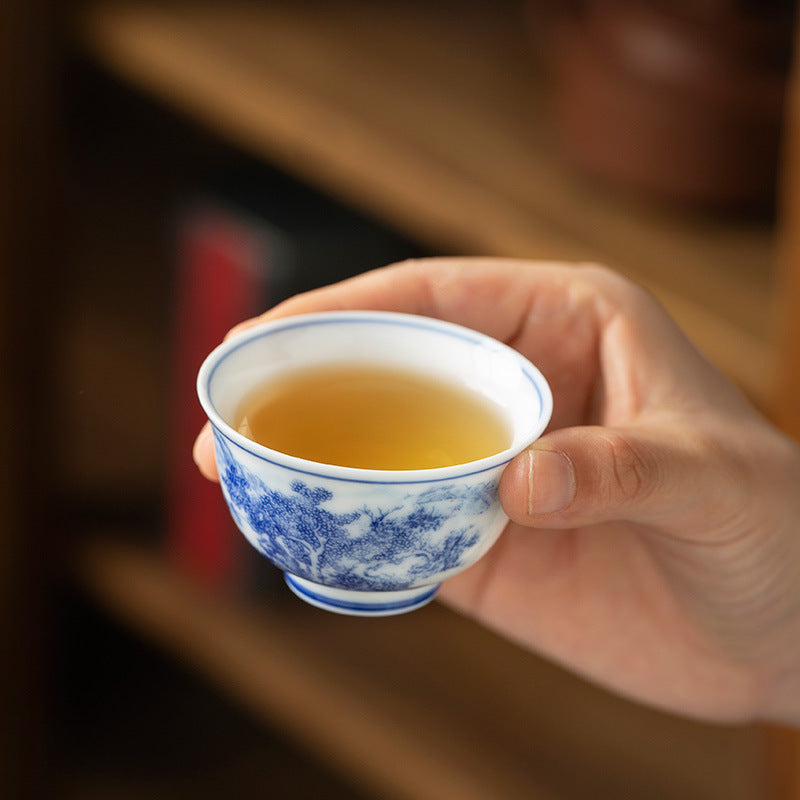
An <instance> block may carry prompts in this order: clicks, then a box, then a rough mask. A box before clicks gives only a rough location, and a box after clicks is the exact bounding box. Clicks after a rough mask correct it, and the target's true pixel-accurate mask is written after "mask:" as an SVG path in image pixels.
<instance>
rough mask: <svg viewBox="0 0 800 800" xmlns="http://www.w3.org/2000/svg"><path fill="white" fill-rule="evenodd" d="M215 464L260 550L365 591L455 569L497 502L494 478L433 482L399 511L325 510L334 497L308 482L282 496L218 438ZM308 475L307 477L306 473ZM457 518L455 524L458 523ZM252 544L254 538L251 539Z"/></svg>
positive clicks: (318, 577)
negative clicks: (472, 482)
mask: <svg viewBox="0 0 800 800" xmlns="http://www.w3.org/2000/svg"><path fill="white" fill-rule="evenodd" d="M215 439H216V453H217V463H218V467H219V472H220V478H221V482H222V485H223V489H224V492H225V498H226V500H227V502H228V506H229V508H230V511H231V514H232V515H233V518H234V520H235V522H236V524H237V525H238V527H239V528H240V529H241V530H242V531H243V532H245V533H247V531H248V529H249V531H250V532H251V534H252V536H253V537H254V539H255V541H254V543H256V546H257V547H258V549H259V550H260V551H261V552H262V553H263V554H264V555H265V556H266V557H267V558H268V559H270V561H272V562H273V563H274V564H276V565H277V566H279V567H280V568H281V569H284V570H286V571H288V572H290V573H293V574H295V575H299V576H301V577H304V578H308V579H309V580H312V581H315V582H318V583H323V584H325V585H327V586H336V587H339V588H343V589H353V590H360V591H390V590H396V589H403V588H406V587H409V586H413V585H418V584H420V583H424V582H425V579H426V578H429V577H430V576H435V575H438V574H440V573H444V572H448V571H449V570H454V569H457V568H458V567H459V566H460V565H461V564H462V560H463V559H464V557H465V555H467V554H469V552H470V551H471V550H472V549H473V548H474V547H475V546H476V545H478V543H479V539H480V527H479V522H478V520H477V517H479V516H481V515H483V514H485V513H486V512H488V511H490V510H491V509H492V508H493V507H496V505H497V487H496V485H495V483H494V482H493V481H486V482H481V483H478V484H477V485H473V486H467V487H464V486H462V485H460V484H450V483H447V484H445V485H441V484H431V486H430V487H429V488H423V489H422V490H417V491H409V493H408V495H407V497H406V498H405V499H404V500H403V502H402V503H401V504H398V505H397V506H396V507H393V508H387V509H376V508H371V507H367V506H365V505H362V506H361V507H359V508H354V509H352V510H350V511H347V512H345V513H341V512H338V513H336V512H334V511H332V510H330V509H329V508H326V504H328V503H329V501H331V500H332V498H333V492H331V491H330V490H329V489H327V488H325V487H320V486H317V487H314V486H311V485H309V483H310V482H306V480H299V479H295V480H293V481H291V482H290V484H289V488H290V492H289V493H285V492H283V491H278V490H276V489H275V488H272V487H270V486H268V485H266V484H265V483H264V481H262V480H261V479H260V478H259V477H258V476H256V475H255V474H253V473H252V472H251V471H250V470H248V469H247V468H245V467H243V466H242V464H241V463H239V462H238V461H237V460H236V458H235V457H234V456H233V454H232V452H231V450H230V447H229V445H228V443H227V442H226V441H225V439H224V438H223V437H222V436H220V435H216V436H215ZM304 477H305V476H304ZM454 520H455V522H454ZM251 541H253V538H251Z"/></svg>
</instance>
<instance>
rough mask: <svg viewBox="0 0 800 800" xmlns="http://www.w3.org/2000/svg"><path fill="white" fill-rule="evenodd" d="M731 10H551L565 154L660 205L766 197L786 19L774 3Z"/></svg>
mask: <svg viewBox="0 0 800 800" xmlns="http://www.w3.org/2000/svg"><path fill="white" fill-rule="evenodd" d="M734 6H735V7H734ZM739 6H741V3H740V4H738V5H737V4H731V3H722V2H718V3H713V2H711V3H709V2H707V3H705V5H703V4H702V3H701V4H699V5H693V4H692V3H690V2H686V3H681V2H665V1H664V0H662V1H661V2H658V0H653V1H651V0H586V2H583V3H580V4H577V5H576V6H573V7H572V8H571V10H569V11H566V12H565V11H563V9H562V11H561V13H557V14H555V15H554V16H553V17H552V19H551V24H552V28H551V30H550V37H549V39H548V42H549V43H548V48H547V50H548V55H549V63H550V66H551V70H552V78H553V88H554V104H555V109H554V110H555V116H556V124H557V127H558V132H559V136H560V138H561V141H562V143H563V146H564V148H565V151H566V152H567V153H568V154H569V156H570V157H571V158H572V160H573V161H574V162H575V163H577V164H578V165H579V166H580V167H582V168H583V169H584V170H585V171H587V172H589V173H591V174H592V175H595V176H597V177H600V178H603V179H605V180H606V181H610V182H612V183H614V184H616V185H618V186H622V187H625V188H627V189H629V190H633V191H635V192H637V193H639V194H641V195H645V196H648V197H652V198H655V199H659V200H668V201H673V202H679V203H691V204H695V205H702V206H708V207H714V208H732V207H741V206H757V205H760V204H764V203H769V202H770V201H771V199H772V198H773V195H774V192H775V183H776V172H777V163H778V154H779V151H780V137H781V129H782V119H783V102H784V94H785V88H786V81H787V73H788V62H789V51H790V42H791V38H790V37H791V24H790V20H789V19H787V14H785V13H782V12H783V9H782V7H781V4H780V3H765V4H762V5H761V6H759V5H758V4H755V7H756V8H761V11H760V12H758V11H752V10H751V11H743V10H742V9H741V8H739ZM767 11H769V13H766V12H767Z"/></svg>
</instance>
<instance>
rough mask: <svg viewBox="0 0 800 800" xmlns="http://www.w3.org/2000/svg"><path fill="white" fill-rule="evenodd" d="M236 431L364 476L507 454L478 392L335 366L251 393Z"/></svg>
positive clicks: (499, 423)
mask: <svg viewBox="0 0 800 800" xmlns="http://www.w3.org/2000/svg"><path fill="white" fill-rule="evenodd" d="M235 423H236V424H235V427H236V428H237V429H238V430H239V432H240V433H242V434H244V435H245V436H247V437H248V438H249V439H252V440H254V441H256V442H258V443H259V444H262V445H264V446H266V447H269V448H271V449H273V450H279V451H280V452H282V453H287V454H289V455H292V456H298V457H299V458H305V459H308V460H310V461H316V462H319V463H324V464H336V465H340V466H346V467H358V468H361V469H383V470H407V469H431V468H434V467H446V466H452V465H453V464H463V463H465V462H468V461H475V460H477V459H480V458H485V457H486V456H490V455H494V454H495V453H499V452H501V451H502V450H505V449H506V448H507V447H509V446H510V444H511V431H510V429H509V425H508V423H507V422H506V420H505V419H504V418H503V416H502V415H501V413H500V411H499V410H498V409H497V408H495V407H494V406H493V405H492V404H491V402H490V401H489V400H487V399H485V398H483V397H482V396H480V395H478V394H477V393H472V392H469V391H466V390H465V389H463V388H461V387H456V386H452V385H450V384H448V383H446V382H444V381H440V380H437V379H435V378H429V377H426V376H423V375H419V374H416V373H413V372H407V371H401V370H397V369H393V368H384V367H376V366H363V365H338V366H330V367H323V368H313V369H308V370H302V371H298V372H294V373H291V374H289V375H286V376H285V377H282V378H279V379H277V380H274V381H270V382H269V384H268V385H266V386H264V387H261V388H259V389H256V390H255V391H254V392H253V393H252V394H251V395H250V396H249V397H247V398H246V399H245V401H244V403H243V404H242V406H241V408H240V411H239V414H238V416H237V419H236V420H235Z"/></svg>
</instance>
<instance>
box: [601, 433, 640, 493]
mask: <svg viewBox="0 0 800 800" xmlns="http://www.w3.org/2000/svg"><path fill="white" fill-rule="evenodd" d="M604 441H605V445H606V447H607V449H608V453H607V455H608V461H609V462H610V464H611V469H610V470H609V473H608V474H607V475H606V476H605V480H606V484H607V490H608V493H609V494H611V495H614V496H616V497H618V498H619V499H620V500H623V501H627V500H632V499H634V498H636V499H641V498H642V497H643V496H644V495H645V494H646V493H647V492H648V487H649V486H650V483H651V481H650V477H651V473H652V469H651V464H650V459H648V458H647V456H646V454H645V452H644V451H643V449H642V448H641V447H638V446H634V445H632V444H631V442H630V441H629V440H628V439H626V438H625V437H624V436H622V435H621V434H619V433H616V432H611V431H610V432H608V433H606V435H605V436H604Z"/></svg>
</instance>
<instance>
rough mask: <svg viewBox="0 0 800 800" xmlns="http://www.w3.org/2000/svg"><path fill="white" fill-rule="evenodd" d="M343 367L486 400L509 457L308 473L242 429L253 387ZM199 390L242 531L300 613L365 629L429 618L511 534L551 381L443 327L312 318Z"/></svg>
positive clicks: (228, 352) (221, 360)
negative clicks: (320, 612)
mask: <svg viewBox="0 0 800 800" xmlns="http://www.w3.org/2000/svg"><path fill="white" fill-rule="evenodd" d="M342 362H345V363H348V364H360V363H364V364H380V365H381V366H385V367H395V368H398V369H403V370H409V369H410V370H414V371H416V372H419V373H421V374H423V375H427V376H436V377H438V378H440V379H442V380H445V381H448V382H450V383H454V384H456V385H460V386H463V387H464V388H465V389H467V390H470V391H473V392H478V393H480V394H482V395H483V396H484V397H485V398H487V399H488V400H489V401H490V402H491V403H493V404H494V405H495V406H496V408H497V409H498V410H499V412H500V413H501V414H502V415H503V416H504V417H505V419H506V420H507V421H508V423H509V428H510V431H511V444H510V446H509V447H508V448H507V449H506V450H504V451H502V452H501V453H498V454H496V455H492V456H489V457H487V458H482V459H480V460H478V461H471V462H468V463H464V464H458V465H456V466H450V467H440V468H435V469H421V470H397V471H389V470H371V469H357V468H353V467H342V466H334V465H330V464H321V463H316V462H312V461H307V460H304V459H301V458H296V457H294V456H290V455H286V454H284V453H280V452H278V451H276V450H271V449H269V448H267V447H264V446H262V445H260V444H257V443H255V442H253V441H252V440H250V439H248V438H246V437H245V436H243V435H242V434H241V433H239V432H238V431H237V430H236V427H235V424H236V415H237V412H238V409H239V406H240V404H241V402H242V401H243V399H244V398H245V397H246V396H247V395H248V394H249V393H250V392H251V391H252V390H254V389H255V388H256V387H259V386H263V385H264V384H265V383H267V382H268V381H269V380H270V379H273V378H278V377H282V376H284V375H285V374H287V373H289V372H291V371H294V370H297V369H301V368H302V369H306V368H312V367H314V366H326V365H330V364H333V363H342ZM197 390H198V394H199V397H200V402H201V404H202V406H203V409H204V410H205V412H206V414H207V415H208V418H209V420H210V422H211V425H212V429H213V432H214V445H215V452H216V458H217V466H218V470H219V475H220V484H221V487H222V491H223V494H224V496H225V499H226V501H227V503H228V507H229V508H230V511H231V514H232V516H233V518H234V520H235V522H236V524H237V526H238V527H239V529H240V530H241V531H242V533H243V534H244V535H245V536H246V537H247V539H248V540H249V541H250V543H251V544H252V545H253V546H254V547H255V548H256V549H257V550H258V551H259V552H261V553H262V554H263V555H264V556H266V557H267V558H268V559H269V560H270V561H272V562H273V563H274V564H275V565H276V566H278V567H279V568H280V569H282V570H283V571H284V574H285V577H286V581H287V583H288V585H289V587H290V588H291V589H292V590H293V591H294V592H295V593H296V594H297V595H299V596H300V597H301V598H302V599H303V600H305V601H307V602H308V603H311V604H312V605H315V606H319V607H321V608H324V609H327V610H329V611H336V612H339V613H343V614H355V615H363V616H383V615H389V614H399V613H402V612H405V611H411V610H413V609H415V608H419V607H421V606H423V605H425V604H426V603H427V602H429V601H430V600H431V599H432V598H433V596H434V595H435V594H436V591H437V589H438V587H439V584H440V583H441V582H442V581H443V580H445V579H446V578H449V577H451V576H453V575H455V574H457V573H458V572H461V571H462V570H464V569H466V568H467V567H469V566H470V565H472V564H474V563H475V562H476V561H477V560H478V559H479V558H481V556H483V555H484V554H485V553H486V552H487V551H488V550H489V548H490V547H491V546H492V545H493V544H494V543H495V541H496V540H497V538H498V537H499V536H500V534H501V533H502V531H503V528H504V527H505V526H506V524H507V522H508V518H507V517H506V515H505V513H504V512H503V509H502V508H501V506H500V502H499V499H498V487H499V483H500V475H501V474H502V472H503V469H504V467H505V466H506V464H508V462H509V461H511V459H512V458H514V456H516V455H517V454H519V453H520V452H522V450H524V449H525V448H526V447H527V446H528V445H530V444H531V443H532V442H533V441H534V440H535V439H537V438H538V437H539V436H540V435H541V434H542V432H543V431H544V430H545V428H546V427H547V424H548V422H549V420H550V415H551V412H552V395H551V392H550V388H549V386H548V385H547V382H546V381H545V379H544V377H543V376H542V374H541V373H540V372H539V370H538V369H536V367H534V366H533V365H532V364H531V363H530V362H529V361H528V360H527V359H525V358H524V357H523V356H522V355H520V354H519V353H518V352H517V351H516V350H513V349H512V348H510V347H508V346H506V345H504V344H502V343H500V342H498V341H496V340H495V339H492V338H490V337H488V336H485V335H483V334H481V333H478V332H476V331H473V330H470V329H468V328H463V327H461V326H458V325H454V324H451V323H447V322H442V321H440V320H437V319H432V318H428V317H420V316H414V315H409V314H398V313H391V312H377V311H333V312H321V313H317V314H306V315H301V316H295V317H289V318H286V319H280V320H276V321H272V322H267V323H264V324H261V325H258V326H256V327H253V328H250V329H248V330H246V331H244V332H242V333H240V334H238V335H236V336H234V337H231V338H230V339H228V340H227V341H225V342H224V343H223V344H221V345H220V346H219V347H217V348H216V349H215V350H214V351H212V352H211V354H210V355H209V356H208V358H207V359H206V360H205V362H204V363H203V365H202V367H201V369H200V372H199V375H198V381H197Z"/></svg>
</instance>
